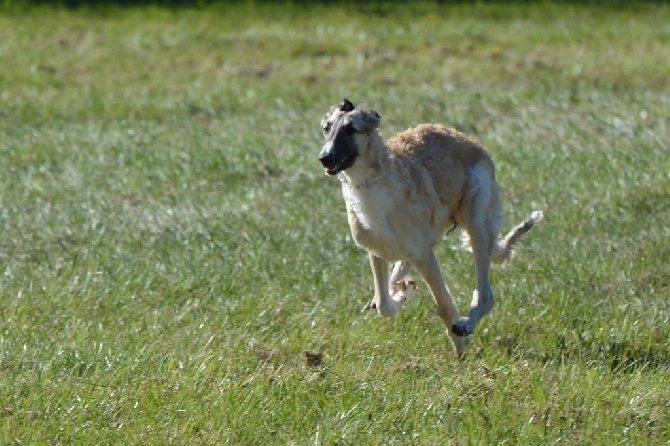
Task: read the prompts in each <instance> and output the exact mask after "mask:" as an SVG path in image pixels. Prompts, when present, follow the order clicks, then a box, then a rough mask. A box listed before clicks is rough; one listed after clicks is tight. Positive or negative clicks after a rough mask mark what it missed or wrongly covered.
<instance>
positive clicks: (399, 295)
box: [391, 277, 416, 304]
mask: <svg viewBox="0 0 670 446" xmlns="http://www.w3.org/2000/svg"><path fill="white" fill-rule="evenodd" d="M415 290H416V281H415V280H414V279H412V278H411V277H405V278H404V279H402V280H399V281H397V282H396V283H394V284H393V286H392V287H391V296H392V298H393V300H394V301H396V302H398V303H401V304H404V303H405V302H407V299H409V297H410V296H411V295H412V293H413V292H414V291H415Z"/></svg>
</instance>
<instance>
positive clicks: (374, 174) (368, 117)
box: [322, 107, 542, 355]
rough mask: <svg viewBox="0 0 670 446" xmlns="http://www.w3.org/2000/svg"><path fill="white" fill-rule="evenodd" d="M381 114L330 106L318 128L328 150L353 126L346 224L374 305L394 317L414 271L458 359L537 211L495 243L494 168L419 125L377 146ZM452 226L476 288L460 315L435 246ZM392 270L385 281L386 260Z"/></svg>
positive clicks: (466, 144)
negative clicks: (361, 254)
mask: <svg viewBox="0 0 670 446" xmlns="http://www.w3.org/2000/svg"><path fill="white" fill-rule="evenodd" d="M379 119H380V118H379V115H378V114H377V113H376V112H373V111H371V110H368V109H365V108H356V109H354V110H350V111H347V112H345V111H342V110H340V109H338V108H337V107H334V108H332V109H331V110H330V111H329V113H328V114H326V116H324V118H323V120H322V126H323V127H324V130H325V133H326V139H327V141H328V140H329V138H330V140H331V143H330V144H329V143H328V142H327V146H324V149H323V151H326V150H330V149H331V148H332V138H333V135H332V134H330V133H329V132H332V131H331V130H330V129H331V126H332V125H334V124H337V125H345V124H347V123H349V124H351V125H353V126H354V128H355V129H356V134H355V135H354V136H353V138H354V139H353V141H354V143H355V146H356V147H357V151H358V157H357V158H356V161H355V162H354V164H353V165H351V167H349V168H348V169H346V170H345V171H342V172H340V173H339V174H338V176H339V178H340V180H341V182H342V192H343V195H344V198H345V203H346V207H347V215H348V220H349V226H350V228H351V232H352V235H353V238H354V240H355V242H356V244H358V245H359V246H361V247H362V248H365V249H366V250H367V251H368V252H369V257H370V264H371V267H372V271H373V275H374V278H375V282H374V284H375V297H374V299H373V301H372V307H374V308H376V309H377V311H378V313H379V314H380V315H382V316H394V315H395V314H396V313H397V311H398V309H399V307H400V306H401V305H402V304H403V303H404V302H405V301H406V300H407V298H408V296H409V293H411V291H412V290H413V289H414V287H413V286H411V287H408V286H406V283H407V282H406V281H407V280H409V281H410V282H411V283H412V284H413V281H411V279H407V278H404V277H405V275H406V274H407V272H408V271H409V269H410V265H413V266H414V267H415V268H416V269H418V271H419V272H420V274H421V276H422V277H423V279H424V280H425V282H426V283H427V285H428V287H429V288H430V290H431V292H432V294H433V297H434V299H435V302H436V304H437V308H438V314H439V315H440V317H441V318H442V320H443V321H444V323H445V325H446V326H447V333H448V334H449V335H450V337H451V339H452V341H453V342H454V345H455V347H456V350H457V352H458V353H459V355H460V354H462V353H463V352H464V350H465V346H466V343H467V335H468V334H469V333H471V332H472V331H473V330H474V328H475V326H476V325H477V323H478V322H479V320H480V319H481V318H482V317H483V316H484V315H486V314H487V313H488V312H489V311H490V310H491V308H492V306H493V301H494V299H493V294H492V292H491V288H490V284H489V267H490V263H491V259H492V258H493V259H494V260H495V261H497V262H500V261H504V260H506V259H508V258H509V257H510V255H511V251H512V247H513V244H514V243H515V242H516V240H517V239H518V238H519V237H520V236H521V235H522V234H523V233H525V232H527V231H528V230H529V229H530V228H531V227H532V226H533V224H535V223H537V222H538V221H540V220H541V218H542V216H541V213H535V214H533V216H531V217H529V218H527V219H526V220H525V221H524V222H523V223H521V224H520V225H518V226H517V227H515V228H514V229H513V230H512V231H511V232H510V234H508V236H507V237H506V239H505V240H503V241H502V242H501V241H500V228H501V226H502V212H501V206H500V200H499V191H498V185H497V183H496V182H495V172H494V165H493V161H492V160H491V157H490V155H489V154H488V152H487V151H486V150H485V149H484V148H483V147H482V146H481V145H480V144H479V143H478V142H477V141H476V140H475V139H474V138H472V137H469V136H466V135H464V134H462V133H460V132H458V131H457V130H454V129H450V128H446V127H444V126H442V125H437V124H421V125H419V126H417V127H414V128H411V129H408V130H406V131H404V132H401V133H398V134H397V135H395V136H394V137H393V138H391V139H389V140H388V141H384V139H383V138H382V137H381V135H380V133H379V131H378V124H379ZM453 225H458V226H460V227H461V228H463V229H464V230H465V231H466V232H467V233H468V235H469V238H470V243H471V245H472V250H473V253H474V256H475V272H476V275H477V283H476V287H475V291H474V293H473V300H472V304H471V308H470V310H469V312H468V315H467V316H466V317H463V318H461V317H460V316H459V312H458V309H457V307H456V304H455V302H454V299H453V297H452V296H451V294H450V293H449V290H448V288H447V287H446V285H445V284H444V281H443V279H442V275H441V271H440V268H439V265H438V264H437V260H436V259H435V255H434V252H433V248H434V246H435V244H436V243H437V242H438V241H439V240H440V239H441V237H442V235H443V234H444V233H445V231H446V229H447V228H449V227H451V226H453ZM394 261H395V262H397V263H396V264H395V267H394V269H393V272H392V273H391V275H390V277H389V262H394Z"/></svg>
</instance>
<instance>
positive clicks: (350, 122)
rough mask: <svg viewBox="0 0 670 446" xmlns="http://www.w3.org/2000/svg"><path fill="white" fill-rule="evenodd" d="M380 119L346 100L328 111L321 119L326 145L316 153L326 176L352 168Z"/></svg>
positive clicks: (373, 113)
mask: <svg viewBox="0 0 670 446" xmlns="http://www.w3.org/2000/svg"><path fill="white" fill-rule="evenodd" d="M380 120H381V117H380V116H379V113H377V112H376V111H372V110H368V109H367V108H362V107H358V108H357V107H355V106H354V104H352V103H351V102H349V100H348V99H342V102H340V104H339V105H337V106H335V107H331V108H330V110H329V111H328V113H326V115H325V116H324V117H323V118H322V119H321V127H322V129H323V136H324V138H325V140H326V142H325V144H324V145H323V149H321V153H319V161H321V164H322V165H323V167H325V168H326V173H327V174H328V175H337V174H338V173H340V172H342V171H344V170H346V169H348V168H350V167H351V166H353V165H354V163H355V162H356V159H357V158H358V156H359V155H361V154H362V152H363V151H364V150H365V149H366V148H367V144H368V141H369V139H370V135H371V134H372V132H374V131H375V130H376V129H377V128H378V127H379V121H380Z"/></svg>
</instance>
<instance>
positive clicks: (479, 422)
mask: <svg viewBox="0 0 670 446" xmlns="http://www.w3.org/2000/svg"><path fill="white" fill-rule="evenodd" d="M3 11H4V12H2V13H1V14H0V67H1V68H0V141H1V144H0V151H1V156H0V172H1V174H0V187H1V190H2V192H1V193H0V225H1V228H2V234H3V236H2V240H1V241H0V271H1V272H2V274H1V275H0V289H1V290H2V291H1V293H2V296H1V300H0V443H3V444H10V443H18V444H81V443H88V444H221V443H228V444H352V445H358V444H421V445H434V444H464V445H465V444H550V443H561V444H580V445H582V444H617V443H619V444H648V443H653V444H662V443H667V442H668V441H670V427H669V426H670V423H669V422H668V420H670V384H669V383H670V381H669V380H668V376H670V375H669V372H670V267H669V266H668V265H670V248H669V241H670V230H669V229H668V221H670V156H669V155H670V136H669V135H670V132H669V128H670V121H669V118H668V116H670V115H669V110H670V95H669V91H670V78H669V77H668V73H670V59H668V54H670V29H669V28H668V23H669V22H670V8H669V7H668V6H667V4H666V5H663V4H658V5H655V4H652V3H645V4H636V5H634V6H630V7H616V8H607V7H602V6H600V7H597V6H592V7H579V6H574V5H573V6H570V5H560V4H553V3H541V4H536V3H533V4H529V5H512V6H510V5H484V4H477V5H458V6H447V5H439V6H438V5H434V4H430V3H420V4H415V5H413V6H399V5H393V6H388V5H384V4H375V5H374V6H370V5H367V6H365V5H364V6H362V7H360V8H354V7H353V6H348V7H345V6H312V7H302V6H299V5H285V6H283V7H279V6H274V7H273V6H269V5H260V6H256V7H255V8H254V7H251V6H246V5H238V6H231V7H225V6H211V7H207V8H205V9H200V10H199V9H188V8H182V9H160V8H152V7H143V8H129V9H114V8H107V9H104V10H97V11H96V10H94V9H93V10H91V9H79V10H65V9H51V8H48V7H40V8H37V9H34V10H25V9H23V10H20V9H16V8H15V9H12V8H9V7H6V8H5V9H4V10H3ZM343 96H346V97H348V98H349V99H351V100H352V101H353V102H355V103H367V104H369V105H370V106H371V107H373V108H374V109H376V110H377V111H379V112H380V113H381V115H382V117H383V122H382V128H383V129H384V133H385V134H386V135H391V134H392V133H393V132H395V131H398V130H403V129H405V128H407V127H408V126H411V125H414V124H416V123H418V122H423V121H433V122H442V123H445V124H448V125H452V126H455V127H457V128H459V129H461V130H463V131H466V132H468V133H471V134H474V135H475V136H477V137H478V138H479V139H480V140H481V141H482V142H483V143H484V144H485V145H486V146H487V147H488V148H489V149H490V151H491V152H492V154H493V156H494V160H495V162H496V165H497V169H498V179H499V182H500V184H501V186H502V187H503V200H504V211H505V216H506V219H507V222H508V223H507V227H509V226H511V224H512V223H515V222H517V221H518V220H520V219H521V218H522V217H523V216H524V215H525V214H526V213H527V212H529V211H530V210H533V209H544V211H545V217H546V221H545V222H543V223H542V225H541V226H539V227H538V228H537V229H535V230H534V231H533V232H532V233H531V234H530V235H529V236H528V238H527V239H525V240H524V241H523V243H522V245H523V246H522V248H521V249H520V251H519V252H518V254H517V256H516V257H515V259H514V261H513V262H512V263H511V264H510V265H509V266H507V267H505V268H504V269H499V270H496V271H494V273H493V286H494V291H495V293H496V296H497V305H496V307H495V309H494V311H493V313H492V315H491V317H488V318H486V319H485V320H484V321H483V322H482V323H481V325H480V326H479V327H478V332H477V333H476V334H475V335H474V336H473V342H472V344H471V347H470V350H469V355H468V357H467V359H465V360H464V361H459V360H457V359H456V358H455V357H454V354H453V351H452V348H451V346H450V345H449V343H448V341H447V337H446V335H445V333H444V328H443V327H442V325H441V322H440V320H439V318H438V317H437V315H436V314H435V309H434V305H433V303H432V302H431V298H430V295H429V293H428V291H427V290H426V287H425V286H424V287H422V288H421V290H420V291H419V292H418V296H417V298H416V300H415V302H413V303H410V304H408V305H407V306H406V307H405V308H403V309H402V310H401V312H400V314H399V316H398V317H397V318H396V319H393V320H386V319H381V318H378V317H377V316H376V315H375V314H372V313H369V312H361V311H360V309H361V308H362V306H363V305H364V304H365V303H366V302H367V301H368V300H369V299H370V298H371V295H372V281H371V273H370V271H369V267H368V262H367V256H366V254H365V253H364V252H363V251H361V250H360V249H358V248H356V247H355V245H354V244H353V242H352V240H351V236H350V234H349V229H348V227H347V224H346V215H345V211H344V204H343V202H342V198H341V196H340V193H339V185H338V182H337V180H334V179H332V178H327V177H326V176H325V175H324V174H323V171H322V169H321V168H320V166H319V164H318V162H317V159H316V158H317V154H318V151H319V149H320V146H321V137H320V133H319V119H320V117H321V116H322V114H323V113H324V112H325V111H326V110H327V108H328V106H330V105H332V104H334V103H336V102H338V101H339V100H340V98H341V97H343ZM458 244H459V241H458V237H456V236H455V235H452V236H450V237H448V238H446V240H445V242H444V243H442V244H441V245H440V246H439V247H438V251H437V254H438V257H439V259H440V262H441V264H442V265H443V271H444V274H445V277H446V280H447V282H448V283H449V284H450V287H451V290H452V291H453V292H454V294H455V295H456V296H457V297H458V299H459V303H460V307H461V309H462V310H465V309H466V308H467V305H468V304H469V301H470V295H471V291H472V285H473V281H474V278H473V268H472V260H471V257H470V255H469V254H467V253H465V252H463V251H460V250H457V249H455V248H454V247H455V246H456V245H458ZM305 350H308V351H313V352H319V353H322V354H323V363H322V364H320V365H309V364H308V363H307V361H306V360H305V357H304V356H303V351H305Z"/></svg>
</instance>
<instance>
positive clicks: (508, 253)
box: [491, 211, 544, 265]
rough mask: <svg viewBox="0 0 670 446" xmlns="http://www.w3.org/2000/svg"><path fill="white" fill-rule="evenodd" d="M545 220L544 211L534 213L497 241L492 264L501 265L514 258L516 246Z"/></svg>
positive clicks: (494, 246) (492, 254)
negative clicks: (527, 233) (534, 227)
mask: <svg viewBox="0 0 670 446" xmlns="http://www.w3.org/2000/svg"><path fill="white" fill-rule="evenodd" d="M543 219H544V214H543V213H542V211H534V212H531V213H530V215H528V216H527V217H526V218H525V219H524V221H522V222H521V223H519V224H518V225H516V226H515V227H514V228H512V230H511V231H509V233H507V235H506V236H505V238H504V239H502V240H501V241H496V243H495V244H494V245H493V250H492V252H491V262H492V263H494V264H496V265H500V264H501V263H504V262H506V261H507V260H509V259H511V258H512V255H513V254H514V245H515V244H516V242H517V241H518V240H519V239H520V238H521V236H522V235H524V234H525V233H526V232H528V231H530V230H531V228H532V227H533V226H535V225H536V224H538V223H539V222H541V221H542V220H543Z"/></svg>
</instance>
